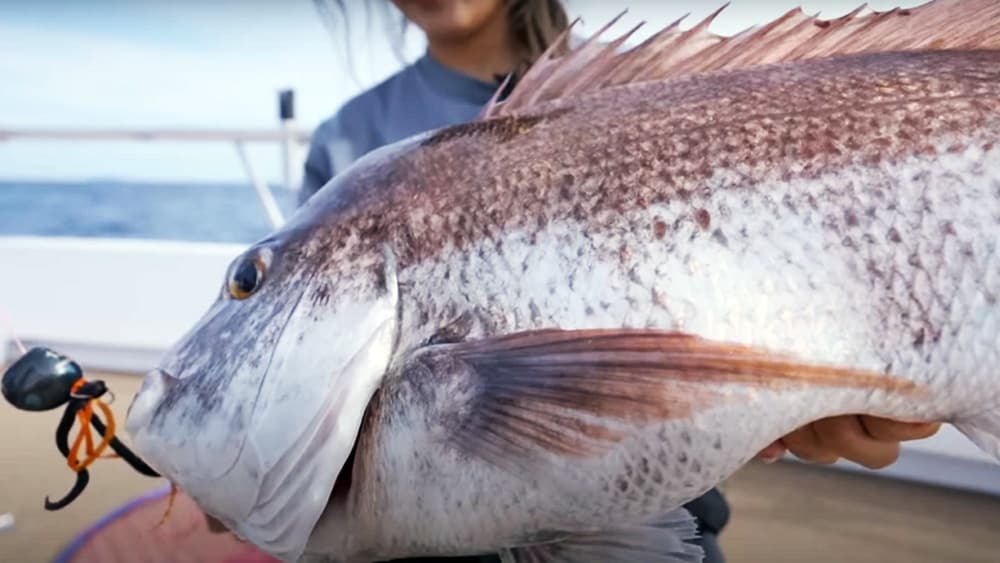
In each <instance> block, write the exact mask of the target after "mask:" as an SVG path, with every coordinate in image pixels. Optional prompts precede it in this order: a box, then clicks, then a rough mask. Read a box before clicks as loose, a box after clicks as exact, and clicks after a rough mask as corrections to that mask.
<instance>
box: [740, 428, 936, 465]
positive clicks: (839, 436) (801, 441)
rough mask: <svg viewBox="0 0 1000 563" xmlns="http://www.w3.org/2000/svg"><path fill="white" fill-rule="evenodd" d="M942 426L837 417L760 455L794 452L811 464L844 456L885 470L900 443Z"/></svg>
mask: <svg viewBox="0 0 1000 563" xmlns="http://www.w3.org/2000/svg"><path fill="white" fill-rule="evenodd" d="M939 428H941V425H940V424H938V423H921V422H902V421H898V420H889V419H885V418H878V417H874V416H867V415H860V416H856V415H844V416H834V417H830V418H824V419H822V420H818V421H816V422H813V423H812V424H808V425H806V426H803V427H802V428H799V429H798V430H796V431H794V432H792V433H791V434H789V435H787V436H785V437H784V438H782V439H780V440H778V441H776V442H774V443H773V444H771V445H770V446H768V447H766V448H764V450H762V451H761V452H760V454H758V455H757V457H758V459H761V460H763V461H765V462H768V463H770V462H773V461H777V460H778V459H780V458H781V456H783V455H785V452H791V453H792V454H794V455H795V456H796V457H798V458H800V459H802V460H804V461H808V462H812V463H822V464H829V463H834V462H836V461H837V460H839V459H840V458H844V459H847V460H850V461H853V462H855V463H858V464H860V465H863V466H865V467H867V468H869V469H882V468H884V467H888V466H889V465H892V464H893V463H895V462H896V460H897V459H898V458H899V452H900V442H904V441H907V440H920V439H923V438H928V437H930V436H933V435H934V434H935V433H937V431H938V429H939Z"/></svg>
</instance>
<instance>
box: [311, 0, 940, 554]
mask: <svg viewBox="0 0 1000 563" xmlns="http://www.w3.org/2000/svg"><path fill="white" fill-rule="evenodd" d="M320 3H322V0H320ZM392 3H393V4H394V5H395V6H396V7H397V8H398V9H399V10H400V11H401V12H402V14H403V16H404V17H405V20H406V21H407V22H408V23H412V24H413V25H415V26H417V27H418V28H419V29H420V30H421V31H422V32H423V33H424V34H425V36H426V38H427V51H426V53H425V54H424V55H423V56H421V57H420V58H419V59H417V61H416V62H414V63H412V64H409V65H408V66H406V67H405V68H403V69H402V70H401V71H399V72H397V73H396V74H394V75H393V76H391V77H390V78H388V79H387V80H385V81H383V82H382V83H380V84H379V85H377V86H375V87H373V88H371V89H369V90H367V91H365V92H363V93H361V94H360V95H358V96H356V97H354V98H353V99H351V100H350V101H348V102H347V103H346V104H345V105H344V106H343V107H342V108H341V109H340V110H339V111H338V112H337V113H336V114H335V115H334V116H333V117H331V118H330V119H328V120H326V121H324V122H323V123H322V124H321V125H320V126H319V127H318V128H317V130H316V131H315V133H314V135H313V138H312V142H311V145H310V149H309V154H308V158H307V160H306V163H305V170H304V177H303V184H302V188H301V191H300V203H304V202H305V201H307V200H308V199H309V198H310V197H311V196H312V195H313V194H314V193H315V192H317V191H318V190H319V189H320V188H322V187H323V186H324V185H326V184H327V183H328V182H329V181H330V180H331V179H332V178H333V177H334V176H336V175H337V174H338V173H339V172H341V171H343V170H345V169H347V168H348V167H349V166H350V165H351V164H352V163H353V162H354V161H356V160H357V159H359V158H361V157H362V156H364V155H365V154H367V153H369V152H371V151H373V150H375V149H377V148H379V147H382V146H384V145H388V144H391V143H394V142H396V141H399V140H402V139H405V138H407V137H410V136H412V135H416V134H419V133H423V132H426V131H431V130H435V129H439V128H442V127H447V126H450V125H456V124H460V123H464V122H468V121H472V120H474V119H475V118H476V116H477V115H478V114H479V113H480V112H481V111H482V109H483V107H484V106H485V105H486V104H487V103H489V102H490V100H491V98H493V96H494V95H495V94H497V90H498V88H500V87H501V86H503V85H504V80H505V78H506V77H508V76H509V77H510V81H509V82H508V83H506V88H505V90H506V91H509V90H510V88H511V87H512V86H513V84H514V83H516V80H517V78H518V77H519V76H521V75H523V73H524V72H525V71H526V70H527V68H528V67H529V66H530V65H531V64H532V62H534V61H535V60H536V59H538V57H539V56H541V55H542V54H543V52H544V51H545V50H546V49H548V48H549V47H551V46H552V45H553V43H554V42H555V41H556V40H557V38H559V36H560V34H562V33H563V32H564V31H565V30H566V28H567V26H568V23H569V22H568V17H567V14H566V11H565V8H564V6H563V5H562V3H561V2H559V1H556V0H538V1H535V0H433V1H425V0H393V1H392ZM340 7H341V8H343V6H340ZM570 41H572V38H571V39H570ZM937 428H938V425H936V424H912V423H906V422H898V421H893V420H887V419H881V418H876V417H870V416H839V417H832V418H827V419H823V420H820V421H818V422H816V423H814V424H811V425H808V426H806V427H803V428H801V429H799V430H797V431H795V432H793V433H791V434H789V435H788V436H786V437H784V438H783V439H782V440H779V441H777V442H775V443H774V444H772V445H771V446H769V447H768V448H766V449H765V450H764V451H762V452H761V453H760V455H759V458H760V459H762V460H764V461H765V462H773V461H775V460H777V459H779V458H781V457H782V456H783V455H785V453H786V452H788V451H790V452H791V453H793V454H795V455H796V456H798V457H799V458H801V459H804V460H807V461H811V462H816V463H824V464H829V463H834V462H836V461H837V460H839V459H840V458H845V459H848V460H851V461H854V462H856V463H859V464H861V465H864V466H867V467H869V468H881V467H885V466H888V465H890V464H892V463H893V462H894V461H895V460H896V458H897V457H898V456H899V452H900V442H902V441H906V440H915V439H921V438H926V437H928V436H931V435H932V434H934V433H935V432H936V431H937ZM686 508H687V509H688V510H689V511H690V512H691V513H692V515H693V516H695V518H696V521H697V523H698V529H699V532H700V534H701V535H700V537H699V539H698V540H696V541H697V543H699V544H700V545H701V546H702V547H703V549H704V550H705V554H706V558H705V562H706V563H721V562H723V561H724V556H723V554H722V551H721V549H720V547H719V544H718V537H717V536H718V534H719V533H720V532H721V530H722V529H723V528H724V526H725V525H726V524H727V522H728V519H729V507H728V505H727V503H726V501H725V499H724V497H723V496H722V495H721V493H720V492H719V491H718V490H717V489H713V490H712V491H710V492H709V493H707V494H706V495H704V496H703V497H701V498H699V499H696V500H695V501H693V502H691V503H689V504H688V505H686ZM494 559H495V558H494Z"/></svg>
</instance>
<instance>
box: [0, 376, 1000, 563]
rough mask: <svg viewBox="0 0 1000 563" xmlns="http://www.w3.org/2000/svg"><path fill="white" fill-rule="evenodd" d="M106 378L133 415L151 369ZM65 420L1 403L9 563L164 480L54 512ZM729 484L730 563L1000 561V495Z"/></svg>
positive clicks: (61, 540)
mask: <svg viewBox="0 0 1000 563" xmlns="http://www.w3.org/2000/svg"><path fill="white" fill-rule="evenodd" d="M102 377H103V378H104V379H105V380H106V381H107V382H108V384H109V386H110V388H111V389H112V390H113V391H114V392H115V393H116V394H117V395H118V400H117V401H116V402H115V404H114V405H113V408H114V410H115V412H116V414H117V415H118V417H119V419H120V420H124V416H125V411H126V409H127V408H128V403H129V402H130V400H131V397H132V395H133V394H134V393H135V392H136V391H137V390H138V387H139V384H140V378H138V377H135V376H130V375H108V376H102ZM58 418H59V413H58V412H57V413H26V412H20V411H16V410H14V409H12V408H11V407H10V406H9V405H7V404H6V403H3V402H0V428H3V429H4V443H3V447H2V448H0V513H3V512H13V513H14V515H15V516H16V518H17V524H16V527H15V529H14V530H13V531H9V532H7V533H4V534H0V562H7V561H11V562H13V561H18V562H24V563H45V562H48V561H51V559H52V558H53V557H54V556H55V555H56V553H58V552H59V550H60V549H62V548H63V547H64V546H65V545H66V544H68V543H69V542H70V541H71V540H72V538H73V537H74V536H75V535H76V534H78V533H79V532H80V531H82V530H83V529H85V528H87V527H88V526H89V525H90V524H92V523H93V522H95V521H96V520H98V519H99V518H101V517H102V516H103V515H104V514H106V513H107V512H109V511H111V510H113V509H114V508H115V507H117V506H119V505H121V504H122V503H124V502H126V501H128V500H129V499H131V498H134V497H135V496H137V495H140V494H142V493H143V492H146V491H149V490H152V489H157V488H160V487H162V486H163V485H164V482H163V481H162V480H159V479H149V478H146V477H142V476H139V475H137V474H135V473H134V472H132V471H131V470H130V469H129V468H128V467H127V466H125V465H124V464H123V463H120V462H118V461H115V460H102V461H99V462H98V463H97V465H96V466H95V467H93V470H92V472H91V483H90V487H89V488H88V490H87V491H86V492H85V493H84V494H83V496H82V497H81V498H80V499H78V501H77V502H76V503H75V504H73V505H71V506H70V507H68V508H66V509H64V510H63V511H60V512H55V513H52V512H46V511H45V510H44V509H43V508H42V501H43V499H44V498H45V495H50V496H52V497H56V496H61V495H62V494H63V493H65V492H66V491H67V490H68V488H69V486H70V485H71V484H72V473H71V472H70V471H69V469H68V468H67V467H66V465H65V462H64V461H63V458H62V457H60V456H59V454H58V452H57V451H56V449H55V444H54V442H53V432H54V430H55V427H56V423H57V421H58ZM126 440H127V437H126ZM998 470H1000V468H998ZM725 491H726V496H727V497H728V498H729V500H730V502H731V504H732V507H733V519H732V521H731V524H730V526H729V528H727V530H726V532H725V533H724V535H723V537H722V542H723V546H724V547H725V550H726V553H727V556H728V559H729V563H744V562H746V563H757V562H768V563H785V562H804V563H842V562H849V563H876V562H879V563H883V562H892V563H944V562H948V563H979V562H983V563H986V562H990V563H996V562H998V561H1000V499H998V498H994V497H988V496H983V495H975V494H970V493H962V492H957V491H953V490H948V489H937V488H932V487H926V486H923V485H917V484H911V483H904V482H899V481H892V480H888V479H880V478H873V477H870V476H865V475H856V474H848V473H843V472H838V471H833V470H829V469H822V468H816V467H807V466H803V465H799V464H792V463H787V464H786V463H782V464H777V465H774V466H765V465H759V464H754V465H751V466H748V467H747V468H745V469H744V470H743V471H741V472H740V473H739V474H737V475H736V476H735V477H734V478H733V479H732V480H731V481H730V482H729V483H727V484H726V486H725ZM137 543H143V542H141V541H139V542H137ZM137 547H138V546H137ZM145 547H149V546H148V544H147V545H146V546H145ZM194 559H195V558H192V560H194ZM136 561H142V559H138V560H136Z"/></svg>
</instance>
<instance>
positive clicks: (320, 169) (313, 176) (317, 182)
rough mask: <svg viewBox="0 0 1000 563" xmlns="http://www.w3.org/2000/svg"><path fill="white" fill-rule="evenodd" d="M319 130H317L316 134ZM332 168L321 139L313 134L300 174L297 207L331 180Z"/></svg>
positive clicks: (328, 154) (327, 152)
mask: <svg viewBox="0 0 1000 563" xmlns="http://www.w3.org/2000/svg"><path fill="white" fill-rule="evenodd" d="M318 132H319V129H317V133H318ZM333 175H334V173H333V166H332V164H331V162H330V153H329V151H328V150H327V148H326V145H325V143H324V142H323V139H322V138H321V137H320V136H319V135H317V134H315V133H314V134H313V137H312V139H311V141H310V142H309V153H308V154H307V155H306V163H305V169H304V171H303V173H302V187H301V188H300V189H299V205H302V204H303V203H305V202H306V200H307V199H309V198H310V197H312V195H313V194H315V193H316V192H317V191H319V189H320V188H322V187H323V186H324V185H325V184H326V183H327V182H329V181H330V179H331V178H333Z"/></svg>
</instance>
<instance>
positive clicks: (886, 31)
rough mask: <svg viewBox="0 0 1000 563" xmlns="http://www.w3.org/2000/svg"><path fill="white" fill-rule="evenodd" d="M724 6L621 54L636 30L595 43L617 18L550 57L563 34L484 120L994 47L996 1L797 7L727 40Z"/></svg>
mask: <svg viewBox="0 0 1000 563" xmlns="http://www.w3.org/2000/svg"><path fill="white" fill-rule="evenodd" d="M726 6H728V4H726V5H723V6H722V8H720V9H719V10H717V11H716V12H714V13H713V14H711V15H709V16H708V17H707V18H705V19H704V20H702V21H701V22H699V23H698V24H697V25H695V26H694V27H692V28H691V29H688V30H684V31H682V30H681V29H680V23H681V21H683V19H684V18H681V19H680V20H678V21H676V22H674V23H672V24H670V25H669V26H667V27H665V28H663V29H662V30H660V31H659V32H657V33H656V34H654V35H652V36H651V37H649V38H648V39H646V40H645V41H643V42H642V43H641V44H639V45H637V46H635V47H633V48H631V49H628V50H626V51H623V52H618V51H617V49H618V48H619V46H620V45H621V44H622V43H623V42H624V41H625V39H626V38H627V37H628V36H629V35H631V34H632V33H633V32H634V31H635V29H632V30H631V31H629V32H627V33H626V34H625V35H623V36H622V37H619V38H617V39H615V40H612V41H610V42H609V43H607V44H605V43H600V42H598V41H597V38H598V36H600V35H602V34H603V33H604V32H605V31H607V29H608V28H610V27H611V25H612V24H614V23H615V22H616V21H617V20H618V19H619V18H620V17H621V15H619V16H618V17H616V18H615V19H614V20H612V21H611V22H610V23H609V24H608V25H606V26H605V27H604V28H602V29H601V30H600V31H598V32H597V33H596V34H595V35H594V36H593V37H591V38H590V39H588V40H587V41H585V42H584V43H583V44H581V45H579V46H578V47H576V48H574V49H572V50H570V52H568V53H567V54H565V55H563V56H560V57H555V56H553V53H554V52H555V46H556V45H559V44H560V43H561V42H562V41H565V40H566V37H568V34H569V31H570V30H569V29H568V30H566V31H565V32H564V33H563V35H562V36H561V37H560V38H559V39H558V40H557V41H556V42H555V43H554V44H553V48H550V50H549V51H548V52H546V53H545V54H543V55H542V56H541V57H540V58H539V59H538V61H537V62H536V63H535V64H534V65H533V66H532V67H531V68H530V69H529V70H528V72H527V73H525V75H524V77H523V78H522V79H521V80H520V81H519V82H518V84H517V86H516V87H515V88H514V90H513V91H512V92H511V93H510V95H509V96H508V97H507V99H506V100H504V101H498V100H496V99H494V100H493V101H491V102H490V104H489V105H488V106H487V107H486V108H485V109H484V111H483V113H482V118H483V119H486V118H490V117H497V116H501V115H509V114H512V113H515V112H518V111H519V110H523V109H524V108H527V107H531V106H533V105H535V104H538V103H541V102H544V101H548V100H554V99H557V98H566V97H570V96H576V95H580V94H582V93H586V92H590V91H594V90H599V89H601V88H607V87H611V86H618V85H622V84H628V83H634V82H646V81H650V80H662V79H668V78H674V77H680V76H685V75H690V74H698V73H705V72H712V71H719V70H734V69H740V68H748V67H752V66H757V65H763V64H773V63H780V62H788V61H796V60H803V59H816V58H824V57H830V56H834V55H846V54H856V53H870V52H880V51H909V50H926V49H933V50H946V49H1000V0H932V1H930V2H928V3H926V4H923V5H921V6H918V7H916V8H912V9H905V10H904V9H899V8H897V9H893V10H889V11H885V12H874V11H872V12H868V13H863V11H864V8H865V6H864V5H862V6H861V7H859V8H858V9H856V10H854V11H852V12H851V13H849V14H847V15H845V16H843V17H840V18H836V19H832V20H824V19H820V18H819V17H818V16H809V15H806V14H805V13H804V12H803V11H802V9H801V8H796V9H794V10H791V11H789V12H788V13H786V14H785V15H783V16H781V17H779V18H777V19H776V20H774V21H772V22H770V23H768V24H766V25H763V26H757V27H751V28H749V29H747V30H745V31H743V32H741V33H738V34H736V35H733V36H730V37H725V36H721V35H716V34H714V33H712V32H710V31H709V30H708V27H709V25H710V24H711V23H712V21H713V20H714V19H715V18H716V16H718V15H719V13H720V12H722V10H723V9H725V8H726ZM573 24H576V21H574V22H573ZM572 27H573V26H572V25H571V26H570V28H572Z"/></svg>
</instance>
